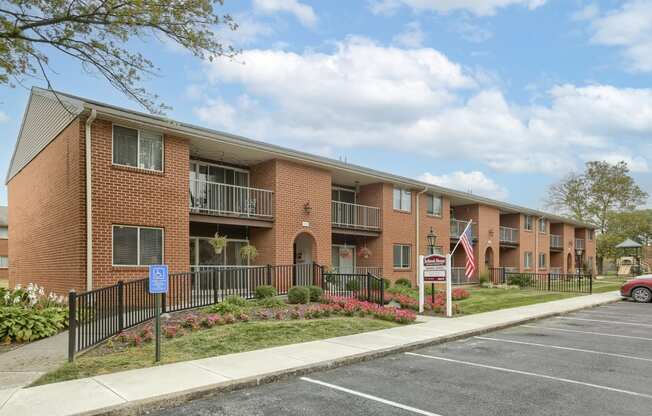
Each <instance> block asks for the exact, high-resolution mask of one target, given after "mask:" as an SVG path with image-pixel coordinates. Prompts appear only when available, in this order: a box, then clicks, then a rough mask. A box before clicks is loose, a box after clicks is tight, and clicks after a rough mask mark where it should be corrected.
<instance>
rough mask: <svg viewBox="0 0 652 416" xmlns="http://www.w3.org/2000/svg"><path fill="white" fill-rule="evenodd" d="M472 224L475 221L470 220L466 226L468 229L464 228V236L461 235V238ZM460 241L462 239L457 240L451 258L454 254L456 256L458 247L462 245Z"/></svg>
mask: <svg viewBox="0 0 652 416" xmlns="http://www.w3.org/2000/svg"><path fill="white" fill-rule="evenodd" d="M472 222H473V220H469V223H468V224H466V227H464V231H463V232H462V234H460V236H462V235H464V233H466V230H468V229H469V227H470V226H471V223H472ZM460 240H461V239H460V238H458V239H457V243H455V247H453V249H452V250H451V256H452V255H453V254H455V250H457V246H459V245H460Z"/></svg>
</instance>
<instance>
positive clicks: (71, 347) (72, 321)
mask: <svg viewBox="0 0 652 416" xmlns="http://www.w3.org/2000/svg"><path fill="white" fill-rule="evenodd" d="M76 349H77V293H76V292H75V290H74V289H73V290H71V291H70V292H68V361H69V362H73V361H74V360H75V350H76Z"/></svg>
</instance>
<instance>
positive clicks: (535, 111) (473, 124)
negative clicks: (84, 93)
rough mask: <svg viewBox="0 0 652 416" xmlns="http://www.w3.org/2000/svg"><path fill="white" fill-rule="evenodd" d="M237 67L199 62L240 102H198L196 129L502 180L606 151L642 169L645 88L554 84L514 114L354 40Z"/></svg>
mask: <svg viewBox="0 0 652 416" xmlns="http://www.w3.org/2000/svg"><path fill="white" fill-rule="evenodd" d="M242 60H243V61H244V62H245V63H244V64H239V63H234V62H229V61H226V60H219V61H216V62H213V63H211V64H207V66H206V71H207V76H208V80H209V83H210V84H213V85H217V86H220V87H221V86H222V85H223V84H225V83H226V84H236V85H240V86H241V87H242V89H243V90H244V95H243V96H241V97H240V98H238V99H237V100H234V101H227V100H224V99H220V98H219V97H218V98H213V99H211V100H205V101H204V104H203V105H201V106H199V107H198V108H197V109H196V114H197V115H198V117H199V118H200V119H201V120H202V122H204V123H207V124H210V125H212V126H214V127H217V128H222V129H227V130H230V131H233V132H237V133H241V134H244V135H249V136H251V137H254V138H258V139H262V140H266V141H272V142H277V143H279V142H282V143H283V144H286V145H291V146H295V147H303V146H310V148H312V149H320V153H322V154H324V153H332V154H337V151H335V150H337V149H346V148H361V149H380V150H389V151H394V152H404V153H412V154H421V155H426V156H430V157H433V158H439V159H456V160H460V159H462V160H467V161H476V162H480V163H483V164H485V165H486V166H488V167H490V168H491V169H494V170H497V171H505V172H544V173H548V174H552V175H557V174H561V173H564V172H566V171H568V170H569V169H573V168H576V167H578V166H579V165H580V164H581V163H583V162H584V161H585V160H586V159H587V158H589V157H594V156H596V155H598V156H605V157H606V155H611V154H615V153H617V154H618V155H622V156H627V155H636V157H634V156H631V157H630V159H629V160H631V161H632V163H635V164H636V165H637V169H644V167H645V166H646V164H647V163H648V162H647V159H646V158H648V157H649V156H647V154H646V153H645V152H644V151H643V146H645V143H647V140H648V138H649V137H650V136H651V135H652V89H619V88H616V87H613V86H608V85H589V86H575V85H558V86H555V87H553V88H551V89H549V90H548V91H546V92H545V102H547V103H546V104H545V105H543V104H539V105H528V106H519V105H515V104H513V103H510V102H509V101H508V100H507V99H506V97H505V96H504V94H503V93H502V92H501V91H500V90H499V89H497V88H496V87H491V86H486V84H485V82H483V81H481V80H480V79H479V76H478V75H476V74H475V73H473V72H469V71H468V70H466V69H464V68H463V67H461V66H460V65H459V64H457V63H455V62H452V61H451V60H449V59H448V58H447V57H446V56H445V55H443V54H441V53H440V52H438V51H436V50H434V49H431V48H418V49H401V48H398V47H395V46H383V45H379V44H378V43H375V42H372V41H370V40H368V39H364V38H348V39H345V40H344V41H341V42H339V43H337V44H336V46H335V49H334V50H333V51H332V52H330V53H326V52H315V51H312V50H307V51H305V52H303V53H294V52H287V51H279V50H258V49H257V50H247V51H245V52H244V53H243V56H242ZM622 140H627V141H628V143H630V145H628V147H627V148H623V147H622V146H621V143H622ZM614 149H616V150H617V151H615V150H614ZM610 157H611V156H610Z"/></svg>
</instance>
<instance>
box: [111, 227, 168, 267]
mask: <svg viewBox="0 0 652 416" xmlns="http://www.w3.org/2000/svg"><path fill="white" fill-rule="evenodd" d="M161 263H163V230H162V229H161V228H148V227H129V226H123V225H114V226H113V264H114V265H116V266H147V265H150V264H161Z"/></svg>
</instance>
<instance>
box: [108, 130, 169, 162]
mask: <svg viewBox="0 0 652 416" xmlns="http://www.w3.org/2000/svg"><path fill="white" fill-rule="evenodd" d="M113 163H114V164H116V165H125V166H131V167H134V168H140V169H147V170H157V171H162V170H163V136H162V135H160V134H158V133H152V132H148V131H141V130H136V129H130V128H127V127H122V126H115V125H114V126H113Z"/></svg>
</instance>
